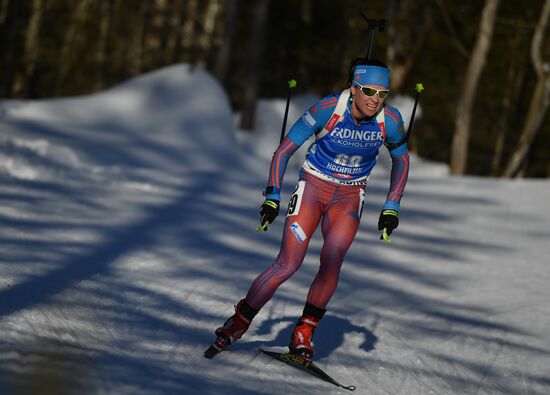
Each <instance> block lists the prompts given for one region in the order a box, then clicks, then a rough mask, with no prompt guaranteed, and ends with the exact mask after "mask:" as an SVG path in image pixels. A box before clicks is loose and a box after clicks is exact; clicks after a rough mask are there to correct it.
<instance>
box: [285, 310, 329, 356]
mask: <svg viewBox="0 0 550 395" xmlns="http://www.w3.org/2000/svg"><path fill="white" fill-rule="evenodd" d="M325 311H326V310H324V309H320V308H318V307H316V306H314V305H312V304H310V303H306V306H305V308H304V313H303V315H302V317H301V318H300V320H299V321H298V323H297V324H296V327H295V328H294V332H293V333H292V336H291V338H290V344H289V345H288V348H289V350H290V353H291V354H293V355H296V356H299V357H300V358H302V359H304V360H306V361H310V360H311V359H312V358H313V355H314V353H315V350H314V349H313V344H312V339H313V332H315V328H317V326H318V325H319V321H320V320H321V318H323V315H324V314H325Z"/></svg>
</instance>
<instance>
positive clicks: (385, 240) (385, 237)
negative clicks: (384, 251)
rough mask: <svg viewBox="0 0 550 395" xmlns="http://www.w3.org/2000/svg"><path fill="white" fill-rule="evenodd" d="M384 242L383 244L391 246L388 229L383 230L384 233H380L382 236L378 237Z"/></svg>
mask: <svg viewBox="0 0 550 395" xmlns="http://www.w3.org/2000/svg"><path fill="white" fill-rule="evenodd" d="M380 238H381V239H383V240H384V243H386V244H391V239H390V236H388V229H387V228H384V232H382V236H381V237H380Z"/></svg>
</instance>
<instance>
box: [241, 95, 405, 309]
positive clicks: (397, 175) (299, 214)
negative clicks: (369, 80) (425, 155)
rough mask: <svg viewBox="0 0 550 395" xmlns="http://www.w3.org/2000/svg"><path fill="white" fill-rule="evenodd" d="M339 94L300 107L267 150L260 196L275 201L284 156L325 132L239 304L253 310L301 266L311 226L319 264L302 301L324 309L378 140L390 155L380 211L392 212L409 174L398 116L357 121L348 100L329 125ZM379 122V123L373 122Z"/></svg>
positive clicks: (388, 112) (393, 112)
mask: <svg viewBox="0 0 550 395" xmlns="http://www.w3.org/2000/svg"><path fill="white" fill-rule="evenodd" d="M342 94H343V93H342ZM340 95H341V94H332V95H329V96H327V97H325V98H324V99H322V100H321V101H319V102H317V103H316V104H315V105H313V106H312V107H311V108H310V109H309V110H308V111H306V112H305V113H304V114H303V115H302V117H300V118H299V119H298V120H297V121H296V123H295V124H294V125H293V126H292V128H291V129H290V131H289V133H288V135H287V136H286V137H285V139H284V140H283V141H282V143H281V144H280V145H279V147H278V148H277V150H276V152H275V153H274V155H273V159H272V162H271V166H270V172H269V181H268V186H270V187H272V188H269V190H270V193H269V194H268V195H267V196H266V198H268V199H275V200H280V188H281V182H282V179H283V176H284V173H285V170H286V166H287V163H288V160H289V158H290V157H291V156H292V154H293V153H294V152H295V151H296V150H297V149H298V148H299V147H300V146H301V145H302V144H304V143H305V142H306V141H307V140H308V139H309V138H310V137H311V136H314V135H315V136H319V133H320V132H321V131H323V129H325V133H326V131H327V130H328V133H326V134H325V135H324V136H322V137H321V138H320V139H318V140H316V141H315V142H314V143H312V144H311V145H310V146H309V148H308V153H307V157H306V160H305V163H304V165H303V167H302V169H301V171H300V180H299V182H298V185H297V187H296V190H295V192H294V193H293V195H292V196H291V198H290V203H289V207H288V212H287V216H286V220H285V225H284V231H283V237H282V243H281V250H280V252H279V255H278V256H277V258H276V259H275V261H274V262H273V263H272V264H271V265H270V266H269V267H268V268H267V269H266V270H265V271H264V272H263V273H261V274H260V275H259V276H258V277H257V278H256V279H255V280H254V282H253V283H252V285H251V287H250V289H249V291H248V294H247V296H246V302H247V303H248V304H249V305H250V306H252V307H253V308H255V309H261V308H262V307H263V306H264V305H265V304H266V303H267V302H268V301H269V300H270V299H271V297H272V296H273V294H274V293H275V291H276V290H277V288H278V287H279V286H280V285H281V284H282V283H283V282H285V281H286V280H287V279H288V278H289V277H290V276H291V275H292V274H293V273H294V272H295V271H296V270H298V268H299V267H300V266H301V264H302V262H303V260H304V257H305V254H306V251H307V247H308V243H309V241H310V239H311V236H312V235H313V233H314V231H315V229H316V228H317V226H318V225H319V223H321V229H322V234H323V238H324V244H323V248H322V251H321V264H320V268H319V271H318V273H317V275H316V277H315V279H314V280H313V283H312V284H311V287H310V289H309V294H308V297H307V302H308V303H310V304H312V305H314V306H316V307H319V308H321V309H324V308H326V306H327V304H328V302H329V300H330V299H331V297H332V295H333V293H334V291H335V289H336V286H337V284H338V277H339V273H340V268H341V266H342V262H343V259H344V255H345V254H346V252H347V250H348V248H349V247H350V246H351V243H352V241H353V239H354V238H355V235H356V233H357V229H358V227H359V221H360V218H361V213H362V209H363V202H364V194H365V190H366V187H367V180H368V177H369V175H370V173H371V171H372V169H373V168H374V166H375V164H376V160H377V157H378V154H379V149H380V148H381V147H382V145H384V144H386V146H388V147H391V148H389V152H390V156H391V158H392V170H391V180H390V188H389V192H388V195H387V199H386V202H385V204H384V209H392V210H396V211H398V210H399V205H400V200H401V196H402V195H403V190H404V188H405V184H406V183H407V177H408V172H409V154H408V150H407V144H406V143H405V142H404V141H405V140H404V127H403V119H402V117H401V114H400V113H399V111H398V110H397V109H396V108H394V107H392V106H389V105H384V106H383V107H382V109H381V110H380V111H383V114H384V116H383V117H380V116H379V117H372V118H370V119H367V120H364V121H360V122H358V121H356V120H355V118H354V117H353V116H352V114H351V107H350V105H351V99H350V100H349V101H348V103H347V106H346V110H345V112H344V114H343V116H341V117H340V118H339V119H337V122H332V121H333V120H336V118H337V117H336V118H335V117H334V111H335V107H336V104H337V102H338V99H339V98H340ZM380 119H383V121H382V122H379V121H380ZM399 143H402V144H401V145H399Z"/></svg>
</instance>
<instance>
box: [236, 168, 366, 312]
mask: <svg viewBox="0 0 550 395" xmlns="http://www.w3.org/2000/svg"><path fill="white" fill-rule="evenodd" d="M364 193H365V187H364V186H343V185H338V184H336V183H332V182H328V181H324V180H321V179H320V178H317V177H315V176H313V175H311V174H309V173H306V172H304V174H303V175H302V177H301V179H300V181H299V183H298V187H297V188H296V191H295V192H294V194H293V195H292V196H291V198H290V203H289V209H288V213H287V217H286V220H285V227H284V231H283V240H282V244H281V250H280V252H279V255H278V256H277V259H275V261H274V262H273V263H272V264H271V265H270V266H269V267H268V268H267V269H266V270H264V272H263V273H261V274H260V275H259V276H258V277H257V278H256V279H255V280H254V282H253V283H252V285H251V286H250V289H249V291H248V294H247V295H246V302H247V303H248V304H249V305H250V306H252V307H254V308H257V309H261V308H262V307H263V306H264V305H265V304H266V303H267V302H268V301H269V300H270V299H271V298H272V296H273V294H274V293H275V291H276V290H277V288H278V287H279V285H281V284H282V283H284V282H285V281H286V280H287V279H288V278H290V276H292V274H294V272H296V270H298V268H299V267H300V266H301V265H302V262H303V260H304V257H305V255H306V252H307V247H308V244H309V240H310V239H311V236H312V235H313V233H314V232H315V229H316V228H317V226H318V225H319V222H320V221H321V219H322V224H321V227H322V228H321V229H322V232H323V238H324V243H323V249H322V251H321V265H320V267H319V271H318V273H317V276H316V277H315V279H314V280H313V283H312V284H311V286H310V288H309V294H308V296H307V302H308V303H310V304H313V305H314V306H317V307H319V308H323V309H324V308H326V306H327V304H328V302H329V300H330V298H331V297H332V295H333V293H334V291H335V290H336V286H337V285H338V277H339V275H340V267H341V266H342V262H343V260H344V255H345V254H346V252H347V250H348V248H349V247H350V246H351V243H352V242H353V239H354V238H355V234H356V233H357V229H358V228H359V220H360V218H361V211H362V209H363V201H364Z"/></svg>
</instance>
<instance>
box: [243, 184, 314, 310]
mask: <svg viewBox="0 0 550 395" xmlns="http://www.w3.org/2000/svg"><path fill="white" fill-rule="evenodd" d="M320 195H322V193H320V191H319V190H318V189H317V188H316V186H315V185H314V184H313V183H309V182H306V181H303V180H302V181H300V183H299V184H298V188H297V190H296V192H295V193H294V194H293V195H292V196H291V198H290V203H289V213H288V215H287V217H286V220H285V226H284V230H283V238H282V242H281V250H280V252H279V255H278V256H277V259H275V261H274V262H273V263H272V264H271V265H270V266H269V267H268V268H267V269H266V270H265V271H264V272H263V273H261V274H260V275H259V276H258V277H257V278H256V279H255V280H254V282H253V283H252V285H251V286H250V289H249V291H248V294H247V295H246V298H245V300H246V302H247V303H248V304H249V305H250V306H252V307H254V308H255V309H261V308H262V307H263V306H264V305H265V304H266V303H267V302H268V301H269V300H270V299H271V298H272V296H273V294H274V293H275V291H276V290H277V288H278V287H279V286H280V285H281V284H282V283H284V282H285V281H286V280H287V279H288V278H289V277H290V276H292V274H294V272H296V270H298V268H299V267H300V266H301V264H302V262H303V260H304V257H305V255H306V252H307V247H308V244H309V240H310V238H311V236H312V235H313V233H314V232H315V229H316V228H317V225H318V224H319V221H320V218H321V213H322V208H323V205H322V203H321V201H320Z"/></svg>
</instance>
